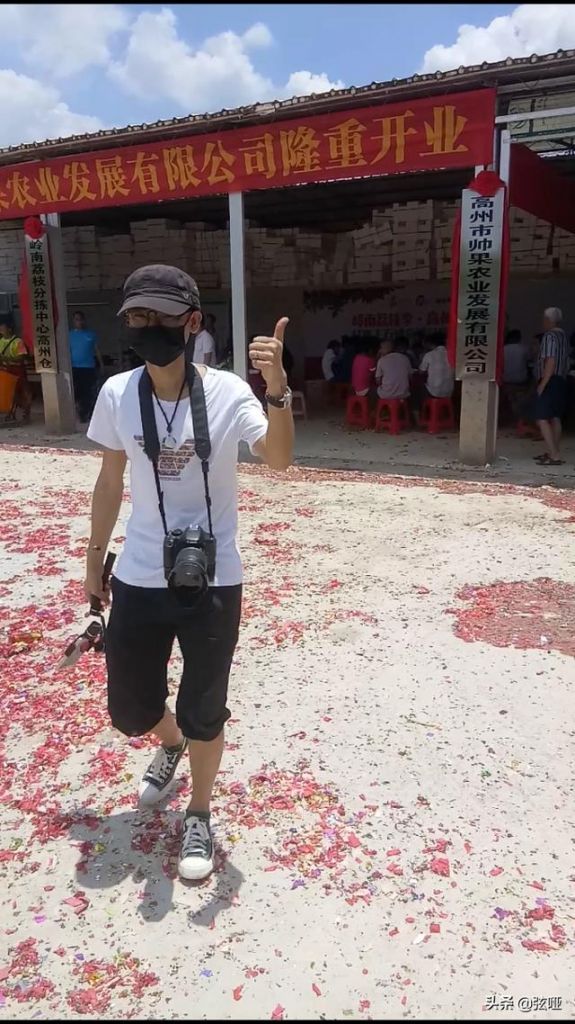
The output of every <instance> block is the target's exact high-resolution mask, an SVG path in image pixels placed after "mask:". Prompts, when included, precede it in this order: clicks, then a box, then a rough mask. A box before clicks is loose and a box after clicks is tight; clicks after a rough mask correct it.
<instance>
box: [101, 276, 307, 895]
mask: <svg viewBox="0 0 575 1024" xmlns="http://www.w3.org/2000/svg"><path fill="white" fill-rule="evenodd" d="M120 314H124V315H125V316H126V320H127V323H128V326H129V327H130V328H131V333H132V334H133V341H132V346H133V348H134V350H135V351H136V353H137V354H138V355H139V356H140V358H141V359H143V360H144V363H145V365H144V366H143V367H140V368H138V369H136V370H132V371H130V372H128V373H121V374H118V375H116V376H114V377H111V378H110V379H109V380H108V381H107V382H106V383H105V385H104V387H103V388H102V390H101V392H100V395H99V398H98V401H97V404H96V408H95V410H94V414H93V417H92V421H91V424H90V428H89V431H88V436H89V437H90V438H91V439H92V440H93V441H95V442H96V443H97V444H98V445H99V446H100V447H101V448H102V449H103V455H102V465H101V469H100V475H99V477H98V480H97V483H96V486H95V489H94V495H93V500H92V524H91V535H90V541H89V545H88V552H87V565H86V582H85V591H86V596H87V597H88V599H89V598H90V597H91V596H92V595H94V596H95V597H97V598H99V599H100V600H101V601H102V602H103V603H104V604H107V603H108V602H109V599H110V594H109V591H108V587H107V586H104V584H103V581H102V577H103V565H104V559H105V554H106V550H107V547H108V544H109V541H110V537H111V536H112V532H113V530H114V526H115V524H116V521H117V518H118V514H119V511H120V505H121V502H122V494H123V490H124V471H125V468H126V464H127V462H128V461H129V462H130V476H131V494H132V513H131V516H130V520H129V522H128V526H127V530H126V541H125V545H124V549H123V551H122V554H121V556H120V559H119V561H118V565H117V568H116V570H115V574H114V579H113V581H112V585H111V593H112V597H113V601H112V611H111V615H110V621H109V626H108V631H107V638H106V660H107V667H108V709H109V713H110V717H111V720H112V723H113V725H114V726H115V728H117V729H118V730H119V731H120V732H122V733H124V734H125V735H126V736H140V735H144V734H148V733H151V734H152V735H154V736H155V737H157V739H158V741H159V743H160V746H159V748H158V751H157V753H156V756H155V757H154V759H153V761H152V763H151V764H150V766H149V768H148V770H147V771H146V773H145V775H144V777H143V780H142V783H141V785H140V790H139V793H140V801H141V804H142V805H144V806H151V805H154V804H156V803H158V802H159V801H160V800H162V799H163V798H164V797H165V796H166V795H167V794H168V792H169V791H170V788H171V787H172V785H173V783H174V780H175V773H176V769H177V767H178V764H179V762H180V760H181V759H182V758H183V756H184V754H185V753H186V751H187V752H188V753H189V756H190V764H191V773H192V783H193V792H192V798H191V801H190V805H189V807H188V809H187V812H186V815H185V820H184V827H183V834H182V845H181V853H180V860H179V872H180V875H181V877H183V878H185V879H195V880H197V879H202V878H206V877H207V876H208V875H209V874H210V872H211V871H212V869H213V839H212V833H211V828H210V801H211V796H212V789H213V785H214V781H215V778H216V775H217V772H218V769H219V766H220V761H221V757H222V753H223V748H224V724H225V722H226V721H227V720H228V719H229V717H230V712H229V711H228V709H227V706H226V704H227V691H228V678H229V673H230V668H231V664H232V659H233V655H234V651H235V647H236V642H237V638H238V628H239V623H240V614H241V595H242V566H241V560H240V555H239V552H238V548H237V544H236V530H237V516H238V495H237V472H236V468H237V457H238V443H239V441H245V442H247V443H248V444H249V445H250V447H251V449H252V451H253V452H254V453H255V454H256V455H258V456H259V457H260V458H261V459H262V460H263V461H264V462H266V463H267V465H268V466H270V467H272V468H273V469H279V470H282V469H286V468H287V467H288V466H289V465H290V464H291V459H292V449H293V419H292V414H291V392H290V390H289V388H288V387H287V382H286V376H285V372H284V370H283V367H282V348H283V336H284V331H285V328H286V325H287V322H288V321H287V319H286V318H285V317H284V318H283V319H281V320H280V321H279V322H278V323H277V324H276V328H275V331H274V333H273V336H272V337H265V336H258V337H256V338H255V339H254V340H253V342H252V344H251V346H250V357H251V359H252V362H253V364H254V366H256V367H257V368H258V370H259V371H260V373H261V374H262V376H263V378H264V380H265V382H266V385H267V394H266V399H267V406H268V417H269V418H268V417H266V415H265V414H264V412H263V409H262V406H261V403H260V402H258V401H257V399H256V398H255V397H254V395H253V393H252V391H251V389H250V387H249V385H248V384H247V383H246V382H245V381H243V380H241V379H240V378H239V377H237V376H236V375H235V374H233V373H225V372H223V371H220V370H215V369H212V368H211V367H208V366H205V365H198V363H194V364H191V363H190V362H187V361H186V357H185V349H186V343H187V340H188V338H189V337H190V336H191V335H192V334H193V333H195V332H196V331H197V330H198V327H199V326H200V320H201V312H200V296H199V291H198V288H197V285H196V283H195V281H194V280H193V279H192V278H191V277H189V276H188V274H186V273H184V272H183V271H181V270H178V269H177V268H176V267H168V266H164V265H156V266H149V267H142V268H141V269H139V270H136V271H135V272H134V273H133V274H132V275H131V276H130V277H129V278H128V280H127V281H126V284H125V286H124V302H123V305H122V308H121V310H120ZM190 389H191V395H190ZM191 399H192V400H191ZM198 410H199V411H198ZM205 435H209V436H208V437H207V438H206V436H205ZM150 438H151V440H152V442H153V443H151V442H150ZM175 531H183V532H181V533H176V532H175ZM170 545H171V547H170ZM176 638H177V639H178V641H179V644H180V647H181V650H182V655H183V663H184V664H183V673H182V679H181V683H180V687H179V692H178V697H177V704H176V716H175V717H174V715H173V714H172V712H171V711H170V710H169V709H168V708H167V706H166V698H167V695H168V685H167V668H168V662H169V659H170V655H171V651H172V646H173V643H174V640H175V639H176Z"/></svg>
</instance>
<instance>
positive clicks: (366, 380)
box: [351, 340, 375, 398]
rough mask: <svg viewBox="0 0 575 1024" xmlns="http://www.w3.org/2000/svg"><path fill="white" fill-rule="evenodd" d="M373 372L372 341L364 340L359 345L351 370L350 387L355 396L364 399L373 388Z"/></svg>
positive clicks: (373, 354) (373, 355)
mask: <svg viewBox="0 0 575 1024" xmlns="http://www.w3.org/2000/svg"><path fill="white" fill-rule="evenodd" d="M374 371H375V346H374V343H373V341H371V340H365V341H362V342H361V343H360V345H359V348H358V352H357V355H356V357H355V359H354V360H353V365H352V368H351V386H352V388H353V392H354V394H355V395H359V396H360V397H362V398H363V397H365V395H368V394H369V392H370V390H371V388H372V387H373V380H374V378H373V374H374Z"/></svg>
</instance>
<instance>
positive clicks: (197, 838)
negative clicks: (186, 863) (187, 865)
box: [182, 817, 212, 857]
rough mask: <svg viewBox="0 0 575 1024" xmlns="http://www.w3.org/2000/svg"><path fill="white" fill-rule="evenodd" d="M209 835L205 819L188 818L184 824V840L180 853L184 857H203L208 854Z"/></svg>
mask: <svg viewBox="0 0 575 1024" xmlns="http://www.w3.org/2000/svg"><path fill="white" fill-rule="evenodd" d="M211 842H212V840H211V836H210V830H209V827H208V823H207V821H202V819H201V818H193V817H191V818H188V819H187V820H186V822H185V824H184V841H183V843H182V855H183V856H184V857H195V856H197V855H199V856H201V857H205V856H206V855H207V854H209V851H210V846H211Z"/></svg>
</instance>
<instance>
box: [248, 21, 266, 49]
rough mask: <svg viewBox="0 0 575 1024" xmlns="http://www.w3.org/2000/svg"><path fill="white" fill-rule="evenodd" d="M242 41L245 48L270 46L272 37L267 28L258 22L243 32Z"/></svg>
mask: <svg viewBox="0 0 575 1024" xmlns="http://www.w3.org/2000/svg"><path fill="white" fill-rule="evenodd" d="M242 39H243V41H244V43H245V45H246V46H253V47H257V46H261V47H264V48H265V47H266V46H271V45H272V43H273V36H272V34H271V32H270V30H269V28H268V27H267V25H263V24H262V22H261V21H258V22H257V23H256V24H255V25H252V27H251V28H249V29H248V30H247V32H244V34H243V36H242Z"/></svg>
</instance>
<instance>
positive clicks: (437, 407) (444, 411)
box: [420, 398, 455, 434]
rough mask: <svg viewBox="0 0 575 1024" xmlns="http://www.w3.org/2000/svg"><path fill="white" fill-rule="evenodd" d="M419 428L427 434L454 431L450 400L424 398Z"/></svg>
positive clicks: (453, 417)
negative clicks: (425, 430) (424, 429)
mask: <svg viewBox="0 0 575 1024" xmlns="http://www.w3.org/2000/svg"><path fill="white" fill-rule="evenodd" d="M420 422H421V426H422V427H427V433H428V434H439V433H441V431H442V430H455V413H454V411H453V402H452V401H451V398H426V399H425V402H424V403H423V408H422V410H421V421H420Z"/></svg>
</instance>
